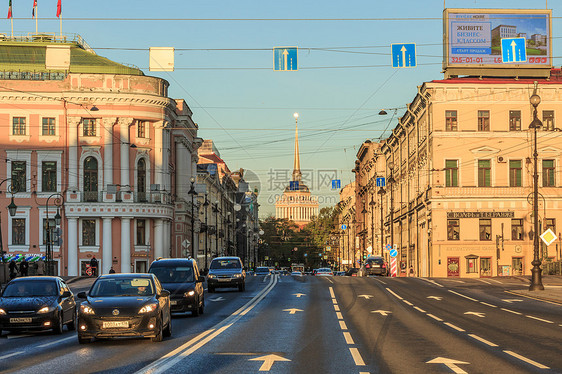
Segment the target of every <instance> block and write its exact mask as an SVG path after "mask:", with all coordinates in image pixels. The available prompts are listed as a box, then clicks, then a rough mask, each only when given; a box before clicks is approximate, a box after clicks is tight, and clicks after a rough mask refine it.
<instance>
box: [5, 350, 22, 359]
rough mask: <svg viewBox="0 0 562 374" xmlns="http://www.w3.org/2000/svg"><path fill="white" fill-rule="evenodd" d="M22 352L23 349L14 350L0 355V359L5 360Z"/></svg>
mask: <svg viewBox="0 0 562 374" xmlns="http://www.w3.org/2000/svg"><path fill="white" fill-rule="evenodd" d="M22 353H24V351H20V352H14V353H10V354H7V355H5V356H0V360H5V359H7V358H10V357H12V356H17V355H21V354H22Z"/></svg>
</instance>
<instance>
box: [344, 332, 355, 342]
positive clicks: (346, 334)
mask: <svg viewBox="0 0 562 374" xmlns="http://www.w3.org/2000/svg"><path fill="white" fill-rule="evenodd" d="M343 337H344V338H345V342H346V343H347V344H355V342H354V341H353V338H352V337H351V334H350V333H349V332H347V331H344V332H343Z"/></svg>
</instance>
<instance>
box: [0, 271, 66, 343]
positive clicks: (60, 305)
mask: <svg viewBox="0 0 562 374" xmlns="http://www.w3.org/2000/svg"><path fill="white" fill-rule="evenodd" d="M64 325H66V326H67V328H68V330H74V329H75V326H76V301H75V298H74V294H73V293H72V291H70V288H68V286H67V285H66V283H65V282H64V281H63V280H62V279H61V278H59V277H52V276H33V277H21V278H16V279H13V280H12V281H10V283H8V284H7V285H6V288H5V289H4V292H3V293H2V295H1V297H0V334H1V333H2V330H6V331H15V330H53V331H54V332H55V333H57V334H61V333H62V332H63V328H64Z"/></svg>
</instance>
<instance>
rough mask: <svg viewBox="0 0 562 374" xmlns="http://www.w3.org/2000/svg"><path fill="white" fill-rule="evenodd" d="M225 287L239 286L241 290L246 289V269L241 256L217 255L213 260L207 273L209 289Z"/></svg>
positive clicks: (211, 290)
mask: <svg viewBox="0 0 562 374" xmlns="http://www.w3.org/2000/svg"><path fill="white" fill-rule="evenodd" d="M225 287H238V291H240V292H242V291H244V290H245V289H246V271H245V270H244V266H243V265H242V260H241V259H240V257H216V258H214V259H213V261H211V265H210V266H209V274H207V289H208V291H209V292H215V289H217V288H225Z"/></svg>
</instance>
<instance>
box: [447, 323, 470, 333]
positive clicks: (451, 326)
mask: <svg viewBox="0 0 562 374" xmlns="http://www.w3.org/2000/svg"><path fill="white" fill-rule="evenodd" d="M443 323H444V324H445V325H447V326H449V327H450V328H452V329H455V330H457V331H460V332H464V331H466V330H464V329H461V328H460V327H458V326H456V325H453V324H452V323H450V322H443Z"/></svg>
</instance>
